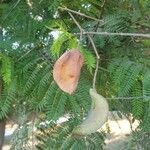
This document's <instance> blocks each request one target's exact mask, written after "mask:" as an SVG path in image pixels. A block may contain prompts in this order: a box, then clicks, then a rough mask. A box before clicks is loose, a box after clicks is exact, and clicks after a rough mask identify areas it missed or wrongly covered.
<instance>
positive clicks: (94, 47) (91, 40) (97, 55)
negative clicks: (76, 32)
mask: <svg viewBox="0 0 150 150" xmlns="http://www.w3.org/2000/svg"><path fill="white" fill-rule="evenodd" d="M87 36H88V38H89V40H90V42H91V44H92V46H93V49H94V52H95V54H96V57H97V59H100V56H99V54H98V52H97V49H96V46H95V44H94V41H93V39H92V38H91V36H90V35H89V34H87Z"/></svg>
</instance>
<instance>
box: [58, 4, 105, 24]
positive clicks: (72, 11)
mask: <svg viewBox="0 0 150 150" xmlns="http://www.w3.org/2000/svg"><path fill="white" fill-rule="evenodd" d="M58 9H61V10H66V11H68V12H71V13H74V14H77V15H80V16H83V17H86V18H89V19H92V20H95V21H99V22H104V21H103V20H99V19H97V18H94V17H91V16H88V15H85V14H83V13H80V12H77V11H75V10H72V9H69V8H65V7H58Z"/></svg>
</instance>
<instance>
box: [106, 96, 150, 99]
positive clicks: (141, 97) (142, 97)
mask: <svg viewBox="0 0 150 150" xmlns="http://www.w3.org/2000/svg"><path fill="white" fill-rule="evenodd" d="M145 98H149V99H150V96H139V97H112V98H110V97H107V98H106V99H108V100H111V99H114V100H115V99H116V100H132V99H145Z"/></svg>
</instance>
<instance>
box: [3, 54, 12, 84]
mask: <svg viewBox="0 0 150 150" xmlns="http://www.w3.org/2000/svg"><path fill="white" fill-rule="evenodd" d="M0 76H2V78H3V81H4V83H5V84H6V85H9V84H10V82H11V76H12V63H11V60H10V58H9V57H8V56H6V55H4V54H2V53H0Z"/></svg>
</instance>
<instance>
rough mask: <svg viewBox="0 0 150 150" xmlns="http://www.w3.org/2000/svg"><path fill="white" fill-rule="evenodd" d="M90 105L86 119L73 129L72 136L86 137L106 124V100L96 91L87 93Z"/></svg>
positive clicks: (92, 90) (91, 90) (107, 108)
mask: <svg viewBox="0 0 150 150" xmlns="http://www.w3.org/2000/svg"><path fill="white" fill-rule="evenodd" d="M89 93H90V96H91V99H92V105H91V110H90V111H89V113H88V116H87V118H86V119H85V120H84V121H83V122H82V123H81V124H80V125H79V126H77V127H75V128H74V130H73V132H72V135H73V136H86V135H88V134H91V133H94V132H96V131H97V130H98V129H99V128H101V127H102V125H103V124H104V123H105V122H106V120H107V117H108V111H109V107H108V103H107V100H106V99H105V98H104V97H103V96H101V95H100V94H98V93H97V92H96V90H94V89H90V91H89Z"/></svg>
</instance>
